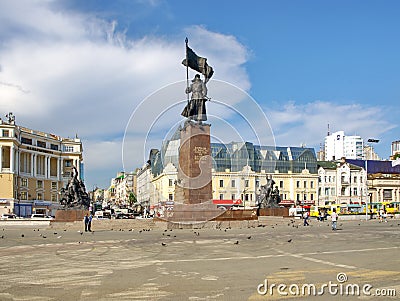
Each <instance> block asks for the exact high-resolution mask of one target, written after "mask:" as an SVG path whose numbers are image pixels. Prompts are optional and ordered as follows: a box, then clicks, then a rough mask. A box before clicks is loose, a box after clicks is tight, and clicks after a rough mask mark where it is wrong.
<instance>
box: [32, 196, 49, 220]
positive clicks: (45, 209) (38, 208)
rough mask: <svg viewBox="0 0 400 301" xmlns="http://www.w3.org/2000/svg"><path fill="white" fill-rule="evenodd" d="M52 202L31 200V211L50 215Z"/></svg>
mask: <svg viewBox="0 0 400 301" xmlns="http://www.w3.org/2000/svg"><path fill="white" fill-rule="evenodd" d="M51 205H52V202H46V201H41V200H34V201H33V212H32V213H34V214H44V215H46V216H47V215H51Z"/></svg>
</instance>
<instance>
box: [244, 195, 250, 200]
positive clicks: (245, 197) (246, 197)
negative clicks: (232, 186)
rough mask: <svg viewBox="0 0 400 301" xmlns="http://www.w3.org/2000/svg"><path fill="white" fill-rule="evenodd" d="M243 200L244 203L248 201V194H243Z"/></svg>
mask: <svg viewBox="0 0 400 301" xmlns="http://www.w3.org/2000/svg"><path fill="white" fill-rule="evenodd" d="M244 200H245V201H248V200H249V194H248V193H246V194H245V196H244Z"/></svg>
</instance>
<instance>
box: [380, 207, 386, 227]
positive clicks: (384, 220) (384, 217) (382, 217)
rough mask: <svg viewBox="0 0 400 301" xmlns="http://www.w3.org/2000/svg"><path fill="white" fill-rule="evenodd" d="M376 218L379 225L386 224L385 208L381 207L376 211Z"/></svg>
mask: <svg viewBox="0 0 400 301" xmlns="http://www.w3.org/2000/svg"><path fill="white" fill-rule="evenodd" d="M378 218H379V222H380V223H383V222H385V223H387V212H386V208H385V207H383V208H381V209H380V210H379V211H378Z"/></svg>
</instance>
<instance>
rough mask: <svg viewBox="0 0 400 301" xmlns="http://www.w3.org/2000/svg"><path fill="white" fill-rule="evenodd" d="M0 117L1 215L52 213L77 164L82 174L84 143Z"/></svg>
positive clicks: (11, 117) (11, 116)
mask: <svg viewBox="0 0 400 301" xmlns="http://www.w3.org/2000/svg"><path fill="white" fill-rule="evenodd" d="M7 118H8V120H1V119H0V206H1V207H0V214H2V213H16V214H17V215H20V216H29V215H30V214H32V213H45V214H51V210H52V206H53V205H54V204H57V203H58V201H59V198H60V194H59V191H60V189H61V188H62V187H64V186H65V185H66V183H67V182H68V180H69V179H70V178H71V176H72V169H73V167H74V166H75V167H76V168H77V170H78V176H79V177H82V173H83V164H82V161H83V156H82V152H83V149H82V143H81V140H80V139H78V138H75V139H70V138H62V137H59V136H57V135H54V134H49V133H44V132H41V131H36V130H32V129H28V128H25V127H22V126H19V125H17V124H16V123H15V117H14V116H13V115H12V113H9V114H8V115H7Z"/></svg>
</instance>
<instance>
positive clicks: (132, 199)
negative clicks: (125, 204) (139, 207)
mask: <svg viewBox="0 0 400 301" xmlns="http://www.w3.org/2000/svg"><path fill="white" fill-rule="evenodd" d="M128 200H129V206H132V205H133V204H134V203H136V202H137V199H136V195H135V194H134V193H133V192H131V193H130V194H129V196H128Z"/></svg>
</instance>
